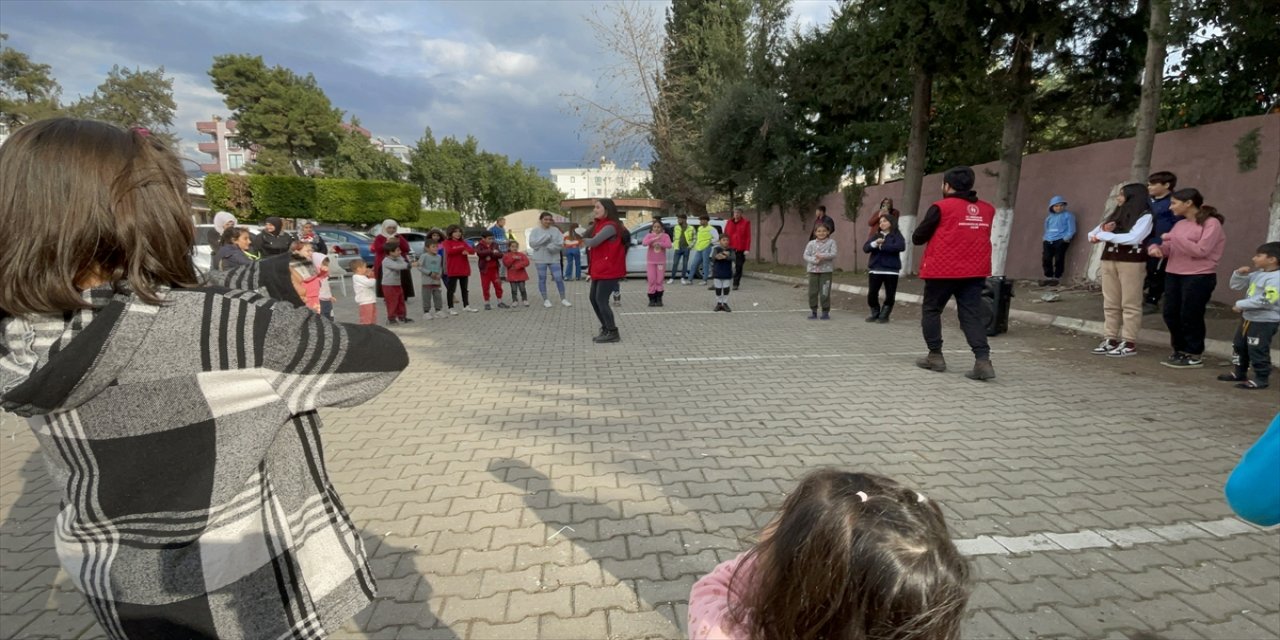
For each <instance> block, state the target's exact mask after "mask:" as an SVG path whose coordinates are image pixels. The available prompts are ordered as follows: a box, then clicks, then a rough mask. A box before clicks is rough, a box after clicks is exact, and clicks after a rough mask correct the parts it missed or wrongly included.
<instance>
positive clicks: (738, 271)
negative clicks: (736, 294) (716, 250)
mask: <svg viewBox="0 0 1280 640" xmlns="http://www.w3.org/2000/svg"><path fill="white" fill-rule="evenodd" d="M746 263H747V252H745V251H734V252H733V287H734V288H735V289H736V288H738V284H739V283H741V282H742V265H744V264H746Z"/></svg>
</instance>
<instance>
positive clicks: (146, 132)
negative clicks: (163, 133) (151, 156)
mask: <svg viewBox="0 0 1280 640" xmlns="http://www.w3.org/2000/svg"><path fill="white" fill-rule="evenodd" d="M129 130H130V131H132V132H134V133H136V134H138V135H139V136H141V137H143V138H149V137H151V130H150V129H148V128H146V127H131V128H130V129H129Z"/></svg>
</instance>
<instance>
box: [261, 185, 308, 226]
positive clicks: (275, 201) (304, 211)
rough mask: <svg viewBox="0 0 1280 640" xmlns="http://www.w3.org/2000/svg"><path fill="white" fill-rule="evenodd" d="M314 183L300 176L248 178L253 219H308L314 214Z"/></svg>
mask: <svg viewBox="0 0 1280 640" xmlns="http://www.w3.org/2000/svg"><path fill="white" fill-rule="evenodd" d="M316 182H317V181H316V180H312V179H311V178H303V177H299V176H249V193H250V194H252V197H253V218H254V219H255V220H260V219H263V218H269V217H271V216H276V217H280V218H310V217H312V216H314V215H315V211H316Z"/></svg>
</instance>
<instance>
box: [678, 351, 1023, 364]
mask: <svg viewBox="0 0 1280 640" xmlns="http://www.w3.org/2000/svg"><path fill="white" fill-rule="evenodd" d="M943 353H952V354H956V353H966V354H967V353H971V352H970V351H969V350H968V349H946V350H944V351H943ZM991 353H992V354H993V355H1001V354H1005V353H1036V350H1035V349H1002V350H995V349H992V350H991ZM923 354H924V352H923V351H896V352H893V351H891V352H888V353H879V352H866V351H864V352H862V353H780V354H775V355H763V356H746V355H744V356H706V357H697V358H663V359H662V361H663V362H732V361H735V360H809V359H813V358H866V357H868V356H918V355H923Z"/></svg>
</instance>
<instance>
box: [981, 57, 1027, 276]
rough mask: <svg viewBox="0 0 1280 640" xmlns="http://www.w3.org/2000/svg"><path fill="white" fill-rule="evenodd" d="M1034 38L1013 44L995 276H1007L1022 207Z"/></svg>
mask: <svg viewBox="0 0 1280 640" xmlns="http://www.w3.org/2000/svg"><path fill="white" fill-rule="evenodd" d="M1031 56H1032V51H1031V36H1030V35H1028V34H1022V35H1020V36H1018V37H1016V38H1014V41H1013V60H1012V62H1010V63H1009V72H1010V73H1009V75H1010V77H1011V87H1010V90H1011V91H1010V95H1009V98H1010V101H1009V110H1008V111H1006V112H1005V116H1004V134H1003V136H1002V137H1001V141H1000V180H999V182H998V183H997V184H996V218H995V221H994V222H993V223H992V225H991V273H992V274H993V275H997V276H1002V275H1004V267H1005V262H1006V261H1007V260H1008V258H1009V236H1010V233H1011V232H1012V229H1013V212H1014V207H1015V206H1016V205H1017V203H1018V181H1019V180H1020V179H1021V178H1022V152H1023V151H1024V150H1025V149H1026V146H1027V110H1028V108H1029V106H1030V102H1031V94H1032V91H1034V89H1033V88H1032V86H1031Z"/></svg>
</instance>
